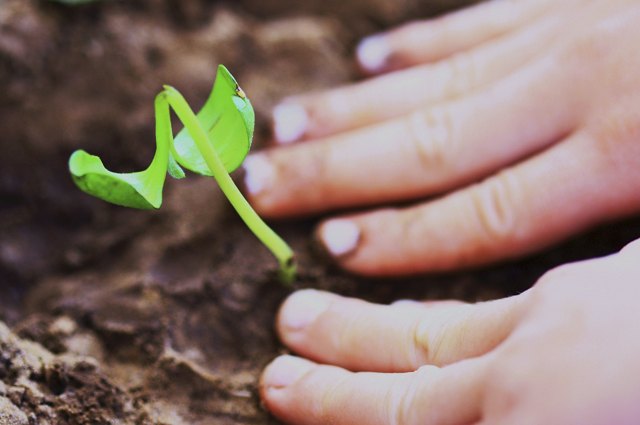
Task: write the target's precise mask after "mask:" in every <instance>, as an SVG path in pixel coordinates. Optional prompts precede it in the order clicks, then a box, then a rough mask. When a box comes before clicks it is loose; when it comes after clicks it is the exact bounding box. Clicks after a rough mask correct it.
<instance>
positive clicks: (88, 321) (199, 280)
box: [0, 0, 640, 424]
mask: <svg viewBox="0 0 640 425" xmlns="http://www.w3.org/2000/svg"><path fill="white" fill-rule="evenodd" d="M462 3H463V2H461V1H446V0H441V1H433V0H431V1H418V0H404V1H397V2H388V1H385V0H350V1H344V0H340V1H337V0H336V1H329V0H325V1H323V0H314V1H311V0H309V1H306V2H287V1H284V0H270V1H266V0H236V1H217V2H214V1H204V0H193V1H189V2H186V1H179V0H143V1H137V2H120V1H115V0H104V1H102V2H96V3H93V4H88V5H84V6H77V7H67V6H63V5H60V4H57V3H54V2H51V1H45V0H40V1H36V0H4V1H1V2H0V130H1V133H0V148H1V149H2V154H1V155H0V320H2V321H3V322H4V323H6V325H5V324H2V323H0V424H115V423H118V424H269V423H277V422H276V421H275V420H274V419H273V418H270V416H269V415H268V413H267V412H266V411H265V410H264V409H263V408H262V407H261V406H260V403H259V399H258V396H257V391H256V383H257V379H258V376H259V373H260V371H261V369H262V368H263V367H264V365H265V364H266V363H268V362H269V361H270V360H271V359H272V358H273V357H274V356H276V355H277V354H278V353H281V352H283V351H284V348H283V347H282V346H281V345H280V343H279V342H278V340H277V338H276V336H275V333H274V331H273V321H274V316H275V312H276V310H277V307H278V305H279V303H280V302H281V301H282V300H283V299H284V297H286V295H287V294H288V293H290V292H291V289H289V288H285V287H283V286H282V285H280V284H279V283H278V282H277V280H276V278H275V274H274V266H275V263H274V260H273V259H272V257H271V256H270V254H269V253H268V252H267V251H266V249H265V248H263V247H262V246H261V245H260V244H259V243H258V242H257V241H256V240H255V238H254V237H253V236H252V235H251V234H250V233H249V231H248V230H247V229H246V228H245V227H244V226H243V225H242V223H241V222H240V221H239V219H238V218H237V217H236V215H235V214H234V212H233V211H231V209H230V208H229V207H228V205H227V203H226V201H225V199H224V198H223V197H222V195H221V194H220V192H219V190H218V189H217V188H216V187H215V185H214V184H213V182H212V181H210V180H209V179H205V178H200V177H193V176H192V177H189V178H187V179H186V180H185V181H181V182H178V183H174V182H169V184H168V187H167V191H166V193H165V201H164V205H163V207H162V209H161V210H159V211H155V212H145V211H130V210H126V209H123V208H119V207H115V206H111V205H107V204H105V203H102V202H100V201H98V200H95V199H92V198H90V197H88V196H86V195H84V194H82V193H81V192H79V191H78V190H76V189H75V188H74V187H73V184H72V183H71V180H70V179H69V177H68V173H67V171H66V162H67V158H68V156H69V154H70V153H71V152H72V151H73V150H74V149H77V148H80V147H82V148H84V149H87V150H88V151H90V152H92V153H99V154H100V155H102V156H103V157H104V158H105V162H106V163H107V164H108V165H109V166H111V167H112V168H115V169H118V170H121V171H128V170H134V169H142V168H143V167H144V166H145V165H146V164H147V163H148V162H149V161H150V158H151V155H152V153H153V143H152V140H153V116H152V112H153V111H152V100H153V96H154V94H155V93H156V92H157V91H158V89H159V87H160V86H161V84H162V83H170V84H172V85H174V86H175V87H177V88H179V89H180V90H181V91H182V92H183V93H184V94H185V96H186V97H187V98H188V99H189V100H190V101H191V102H192V104H199V103H201V102H202V101H204V99H205V97H206V95H207V94H208V92H209V89H210V86H211V84H212V79H213V72H214V70H215V68H216V65H217V64H218V63H224V64H226V65H227V67H228V68H229V69H231V70H232V72H233V73H234V74H235V75H236V77H237V78H238V79H239V80H240V81H241V83H242V85H243V88H244V90H245V91H246V92H247V93H248V94H249V96H250V97H251V98H252V100H253V103H254V106H255V107H256V112H257V122H258V128H257V134H256V147H257V148H258V149H259V148H260V146H261V145H262V144H263V143H264V141H265V140H267V138H268V128H267V126H266V123H267V116H268V112H269V110H270V108H271V107H272V106H273V104H274V103H275V102H276V101H277V100H278V99H280V98H281V97H283V96H286V95H288V94H292V93H297V92H301V91H308V90H315V89H320V88H323V87H328V86H333V85H337V84H341V83H345V82H347V81H351V80H354V79H356V78H358V75H357V72H356V67H355V65H354V63H353V60H352V59H351V52H352V50H353V47H354V45H355V43H356V41H357V40H358V39H359V38H361V37H362V36H364V35H366V34H369V33H371V32H374V31H379V30H381V29H383V28H387V27H389V26H391V25H394V24H396V23H398V22H402V21H405V20H407V19H411V18H415V17H416V16H430V15H432V14H434V13H437V12H441V11H443V10H445V9H447V8H450V7H452V6H456V5H458V6H459V5H461V4H462ZM467 3H468V2H467ZM236 177H239V176H236ZM557 208H558V209H560V208H562V205H558V206H557ZM317 219H318V218H311V219H307V220H299V221H290V222H286V223H275V227H276V229H277V231H278V232H280V233H281V234H282V236H283V237H284V238H285V239H286V240H288V241H290V242H291V244H292V246H293V248H294V249H295V250H296V252H297V253H298V257H299V261H300V270H301V272H300V276H299V279H298V281H297V282H296V284H295V287H296V288H302V287H314V288H322V289H328V290H332V291H336V292H339V293H342V294H346V295H353V296H358V297H363V298H366V299H369V300H374V301H380V302H388V301H391V300H394V299H399V298H425V299H442V298H458V299H464V300H468V301H474V300H481V299H490V298H496V297H501V296H505V295H508V294H513V293H517V292H519V291H522V290H524V289H526V288H527V287H529V286H530V285H531V284H532V283H533V282H535V280H536V279H537V277H539V276H540V275H541V274H542V273H543V272H544V271H545V270H547V269H549V268H551V267H553V266H554V265H557V264H560V263H563V262H566V261H573V260H578V259H581V258H588V257H591V256H595V255H603V254H606V253H608V252H612V251H614V250H616V249H619V248H620V247H621V246H623V245H624V244H625V243H626V242H628V241H630V240H632V239H634V237H637V235H639V234H640V221H639V220H630V221H627V222H624V223H618V224H612V225H609V226H605V227H602V228H600V229H597V230H595V231H593V232H591V233H589V234H587V235H583V236H580V237H578V238H576V239H574V240H572V241H569V242H567V243H565V244H563V245H562V246H559V247H556V248H554V249H553V250H549V251H547V252H545V253H542V254H539V255H536V256H532V257H529V258H525V259H523V260H520V261H517V262H510V263H505V264H500V265H496V266H493V267H490V268H484V269H480V270H470V271H463V272H459V273H455V274H447V275H438V276H426V277H417V278H412V279H396V280H379V281H372V280H366V281H365V280H362V279H358V278H356V277H354V276H349V275H347V274H344V273H342V272H340V271H339V270H337V269H335V268H334V267H332V266H331V265H330V264H326V263H325V262H324V261H323V259H322V258H321V257H320V256H318V255H317V254H316V250H315V249H314V247H313V243H312V240H311V238H310V237H309V235H310V233H311V230H312V228H313V225H314V223H316V222H317Z"/></svg>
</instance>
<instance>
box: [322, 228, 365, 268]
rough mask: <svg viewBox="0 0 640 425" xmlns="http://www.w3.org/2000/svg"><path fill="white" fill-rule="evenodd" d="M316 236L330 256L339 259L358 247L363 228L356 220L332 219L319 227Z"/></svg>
mask: <svg viewBox="0 0 640 425" xmlns="http://www.w3.org/2000/svg"><path fill="white" fill-rule="evenodd" d="M316 237H317V239H318V241H319V243H320V245H321V247H322V248H323V250H324V251H325V252H326V253H327V254H328V255H329V257H331V258H333V259H336V260H339V259H341V258H344V257H346V256H348V255H350V254H353V253H354V252H355V251H356V250H357V249H358V246H359V245H360V242H361V237H362V230H361V229H360V227H359V226H358V224H357V223H356V222H355V221H354V220H351V219H346V218H339V219H332V220H328V221H325V222H324V223H322V224H321V225H320V226H319V227H318V229H317V231H316Z"/></svg>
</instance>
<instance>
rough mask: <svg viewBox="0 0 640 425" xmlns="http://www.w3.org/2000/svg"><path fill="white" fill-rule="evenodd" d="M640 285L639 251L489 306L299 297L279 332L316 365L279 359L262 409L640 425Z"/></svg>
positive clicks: (305, 418)
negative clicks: (376, 302) (639, 302)
mask: <svg viewBox="0 0 640 425" xmlns="http://www.w3.org/2000/svg"><path fill="white" fill-rule="evenodd" d="M638 279H640V241H636V242H635V244H634V245H631V246H628V247H627V248H626V249H624V250H623V251H622V252H620V253H618V254H615V255H612V256H609V257H606V258H602V259H597V260H590V261H585V262H582V263H575V264H570V265H565V266H562V267H560V268H558V269H555V270H552V271H551V272H549V273H547V274H546V275H545V276H544V277H542V279H541V280H540V281H539V282H538V283H537V284H536V285H535V286H534V287H533V288H532V289H530V290H529V291H527V292H524V293H522V294H520V295H518V296H515V297H512V298H506V299H502V300H496V301H489V302H485V303H479V304H463V303H456V302H431V303H417V302H406V301H405V302H401V303H396V304H393V305H390V306H385V305H375V304H369V303H366V302H364V301H360V300H355V299H348V298H342V297H340V296H337V295H333V294H329V293H325V292H318V291H313V290H307V291H300V292H298V293H296V294H294V295H292V296H291V297H290V298H289V299H288V300H287V301H286V302H285V304H284V305H283V307H282V309H281V311H280V314H279V317H278V331H279V333H280V336H281V338H282V340H283V341H284V342H285V343H286V344H287V345H288V346H289V347H291V349H292V350H294V351H296V352H297V353H299V354H301V355H303V356H306V357H308V358H309V359H312V360H305V359H302V358H300V357H293V356H281V357H279V358H277V359H276V360H274V361H273V362H272V363H271V364H270V365H269V366H268V367H267V369H266V370H265V372H264V374H263V376H262V381H261V387H260V389H261V394H262V399H263V400H264V403H265V404H266V406H267V408H268V409H269V410H270V411H271V412H273V414H274V415H276V416H277V417H278V418H280V419H282V420H283V421H284V422H285V423H292V424H302V425H307V424H308V425H312V424H318V425H320V424H332V425H341V424H369V425H378V424H380V425H382V424H396V425H411V424H416V425H418V424H420V425H432V424H437V425H444V424H447V425H469V424H492V425H493V424H522V425H528V424H531V425H539V424H549V425H555V424H558V425H567V424H576V425H577V424H580V425H610V424H616V425H631V424H637V423H639V422H640V404H639V403H638V397H639V396H640V380H638V379H636V377H637V376H640V362H638V359H639V358H640V338H639V337H638V327H637V324H638V323H640V309H638V306H637V303H638V299H640V285H638Z"/></svg>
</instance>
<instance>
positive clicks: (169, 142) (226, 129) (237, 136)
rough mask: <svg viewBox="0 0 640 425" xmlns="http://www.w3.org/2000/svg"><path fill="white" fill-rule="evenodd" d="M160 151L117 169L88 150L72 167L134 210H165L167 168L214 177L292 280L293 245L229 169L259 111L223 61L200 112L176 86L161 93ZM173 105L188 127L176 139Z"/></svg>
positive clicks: (89, 188)
mask: <svg viewBox="0 0 640 425" xmlns="http://www.w3.org/2000/svg"><path fill="white" fill-rule="evenodd" d="M154 108H155V119H156V152H155V154H154V156H153V160H152V161H151V164H150V165H149V167H148V168H147V169H146V170H144V171H139V172H135V173H114V172H111V171H109V170H107V169H106V168H105V166H104V165H103V163H102V160H101V159H100V158H99V157H97V156H95V155H90V154H88V153H87V152H85V151H83V150H78V151H75V152H74V153H73V154H72V155H71V158H69V170H70V171H71V176H72V178H73V180H74V182H75V183H76V185H77V186H78V187H79V188H80V189H81V190H83V191H84V192H86V193H88V194H90V195H93V196H95V197H97V198H100V199H103V200H105V201H107V202H111V203H113V204H117V205H122V206H125V207H131V208H140V209H152V208H160V205H161V204H162V188H163V186H164V181H165V176H166V174H167V172H169V174H170V175H171V176H172V177H174V178H177V179H180V178H183V177H184V176H185V174H184V171H183V169H182V167H184V168H186V169H188V170H190V171H193V172H195V173H198V174H201V175H205V176H213V178H214V179H215V180H216V182H217V183H218V185H219V186H220V189H222V192H223V193H224V194H225V195H226V197H227V198H228V199H229V202H231V205H232V206H233V207H234V208H235V210H236V211H237V212H238V214H239V215H240V217H241V218H242V219H243V220H244V222H245V223H246V225H247V226H248V227H249V229H251V231H253V233H254V234H255V235H256V236H257V237H258V239H260V241H262V243H264V244H265V245H266V247H267V248H268V249H269V250H270V251H271V252H272V253H273V255H274V256H275V257H276V258H277V260H278V263H279V265H280V269H279V272H280V276H281V279H282V280H283V281H284V282H286V283H290V282H292V281H293V279H294V278H295V273H296V266H295V262H294V258H293V251H292V250H291V248H290V247H289V246H288V245H287V244H286V242H284V241H283V240H282V238H280V236H278V235H277V234H276V233H275V232H274V231H273V230H272V229H271V228H270V227H269V226H267V224H266V223H265V222H264V221H263V220H262V219H261V218H260V216H258V214H257V213H256V212H255V211H254V210H253V208H251V205H249V203H248V202H247V200H246V199H245V198H244V197H243V196H242V193H241V192H240V190H239V189H238V187H237V186H236V185H235V183H234V182H233V180H232V179H231V176H229V173H230V172H232V171H233V170H235V169H237V168H238V167H239V166H240V165H241V164H242V162H243V161H244V159H245V157H246V156H247V153H248V152H249V149H250V148H251V140H252V138H253V128H254V122H255V115H254V112H253V107H252V106H251V102H250V101H249V99H248V98H247V96H246V95H245V93H244V92H243V91H242V89H241V88H240V86H239V85H238V83H237V82H236V80H235V78H233V76H232V75H231V73H230V72H229V71H228V70H227V68H225V67H224V66H223V65H220V66H219V67H218V74H217V77H216V81H215V84H214V86H213V90H212V91H211V94H210V95H209V98H208V99H207V101H206V102H205V104H204V106H203V107H202V109H201V110H200V112H198V114H197V115H196V114H194V112H193V111H192V110H191V108H190V107H189V105H188V104H187V102H186V100H185V99H184V97H182V95H181V94H180V93H179V92H178V90H176V89H174V88H173V87H170V86H164V89H163V90H162V91H161V92H160V93H159V94H158V95H157V96H156V98H155V103H154ZM171 109H173V111H174V112H175V114H176V115H177V117H178V119H179V120H180V121H181V122H182V124H183V125H184V128H183V129H182V130H181V131H180V132H179V133H178V134H177V136H176V137H175V139H174V137H173V130H172V127H171Z"/></svg>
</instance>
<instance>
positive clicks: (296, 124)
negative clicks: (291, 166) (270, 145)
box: [272, 101, 309, 144]
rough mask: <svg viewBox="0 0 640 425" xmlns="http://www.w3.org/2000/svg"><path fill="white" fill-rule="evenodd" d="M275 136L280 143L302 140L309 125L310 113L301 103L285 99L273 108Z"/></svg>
mask: <svg viewBox="0 0 640 425" xmlns="http://www.w3.org/2000/svg"><path fill="white" fill-rule="evenodd" d="M272 120H273V136H274V139H275V142H276V143H278V144H289V143H293V142H296V141H298V140H300V139H301V138H302V137H303V136H304V134H305V133H306V131H307V128H308V126H309V114H308V112H307V110H306V109H305V108H304V107H303V106H302V105H300V104H299V103H296V102H293V101H284V102H283V103H281V104H279V105H277V106H276V107H275V108H273V112H272Z"/></svg>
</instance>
